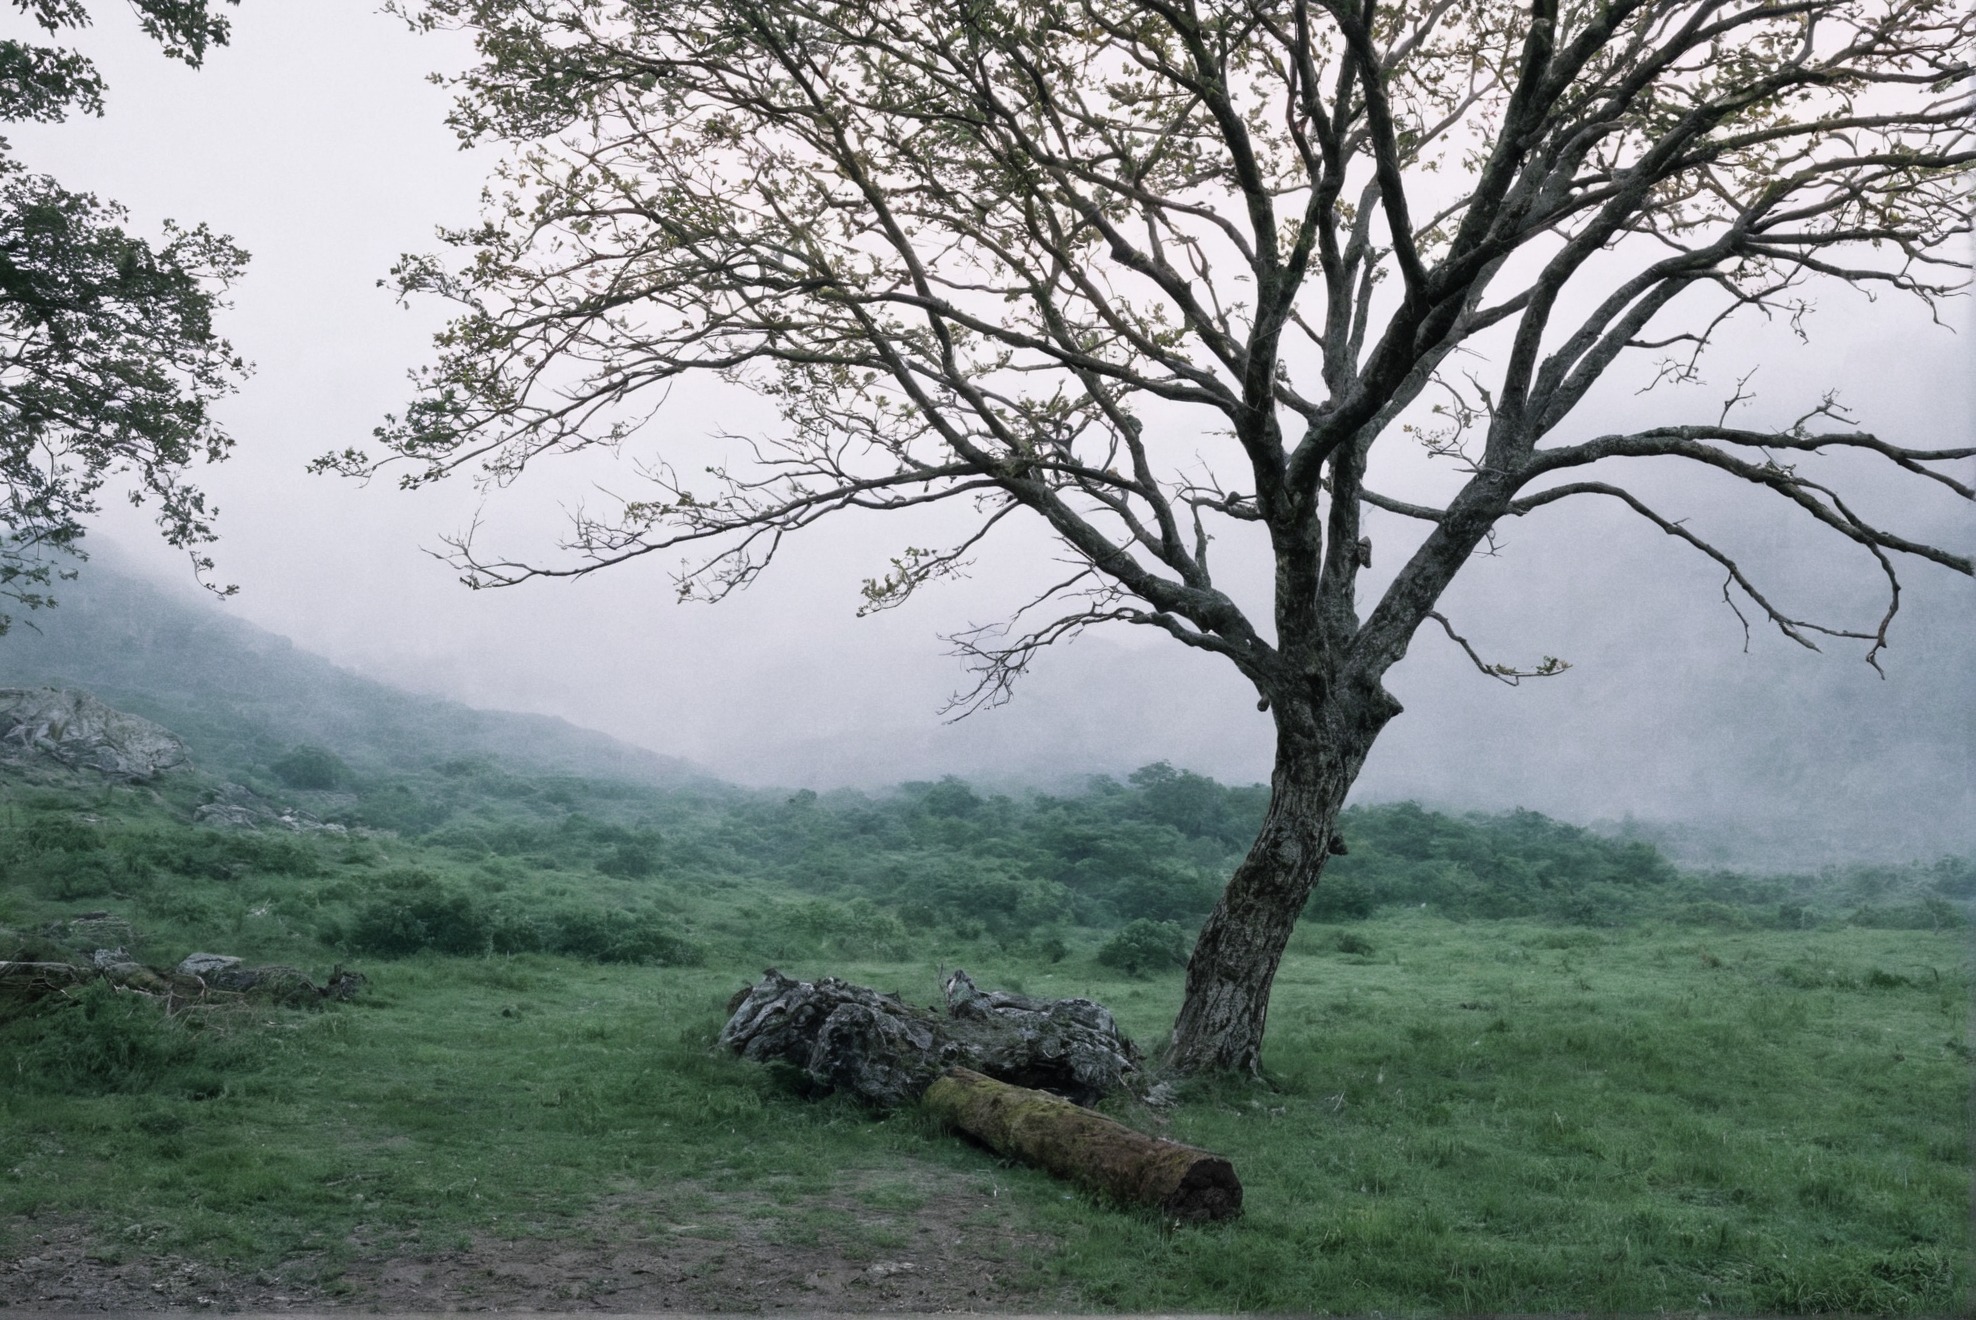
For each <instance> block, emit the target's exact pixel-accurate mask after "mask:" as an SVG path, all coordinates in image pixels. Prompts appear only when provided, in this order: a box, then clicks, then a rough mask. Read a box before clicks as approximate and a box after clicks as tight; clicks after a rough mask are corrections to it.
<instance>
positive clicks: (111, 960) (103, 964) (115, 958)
mask: <svg viewBox="0 0 1976 1320" xmlns="http://www.w3.org/2000/svg"><path fill="white" fill-rule="evenodd" d="M89 965H90V966H91V967H94V968H95V969H96V970H97V971H99V972H106V971H109V970H110V969H111V968H113V967H135V966H136V965H137V959H135V958H133V957H131V956H130V955H129V954H128V953H125V952H124V951H123V950H122V949H97V950H96V951H94V952H93V953H91V954H90V955H89Z"/></svg>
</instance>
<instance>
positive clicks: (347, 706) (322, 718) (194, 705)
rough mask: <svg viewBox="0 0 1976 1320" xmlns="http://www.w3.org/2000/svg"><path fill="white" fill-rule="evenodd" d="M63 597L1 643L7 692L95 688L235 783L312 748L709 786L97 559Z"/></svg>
mask: <svg viewBox="0 0 1976 1320" xmlns="http://www.w3.org/2000/svg"><path fill="white" fill-rule="evenodd" d="M60 594H61V604H60V605H59V606H58V607H57V608H55V609H50V610H41V611H38V612H36V613H34V614H32V615H28V616H25V617H24V618H19V619H17V620H16V621H15V625H14V627H13V629H12V630H11V631H10V632H8V633H6V634H5V635H0V686H7V687H30V686H38V685H43V684H54V685H60V686H68V687H80V688H85V689H87V690H89V691H91V692H93V693H95V694H96V695H97V696H98V697H100V698H102V699H103V700H104V701H106V702H108V703H109V704H111V705H113V706H116V707H118V708H120V709H123V710H128V711H131V712H132V713H134V714H138V715H142V716H144V717H146V718H148V719H152V720H156V721H157V722H158V723H160V724H163V725H165V726H166V727H167V728H169V729H171V730H173V731H174V732H176V733H178V734H179V735H180V736H181V737H183V738H184V739H185V741H186V743H187V744H188V745H189V746H190V747H191V749H192V754H193V757H194V759H195V760H196V761H197V762H198V764H199V765H200V766H202V767H203V768H206V769H208V770H211V771H213V772H214V773H222V774H234V775H239V774H242V773H244V772H246V771H247V770H249V769H250V768H251V767H254V766H265V765H267V764H269V763H271V762H272V761H273V760H275V759H276V758H278V757H280V756H282V755H284V754H286V753H287V752H289V751H290V750H292V749H293V748H295V747H297V746H301V745H310V744H313V745H317V746H321V747H325V748H327V749H329V750H330V751H332V752H334V753H335V754H336V755H337V756H338V757H340V758H342V759H343V760H344V761H345V762H347V763H348V764H349V765H350V766H351V767H352V768H353V769H356V770H359V771H387V770H409V769H415V768H420V767H424V766H428V765H431V764H433V763H435V762H442V761H448V760H457V759H460V758H476V757H495V758H499V759H501V760H504V761H509V762H512V763H515V764H516V765H518V766H525V767H528V768H531V769H535V770H540V771H548V772H552V773H559V774H575V775H583V776H587V777H592V778H607V779H619V780H626V781H630V782H634V783H643V784H654V785H672V784H680V783H686V782H690V781H696V780H708V779H710V778H711V776H709V775H707V774H706V772H704V771H702V770H701V769H699V768H698V767H697V766H694V765H692V764H690V763H689V762H686V761H683V760H680V759H678V758H676V757H669V756H661V755H659V754H658V753H656V752H652V751H649V750H647V749H645V748H642V747H634V746H632V745H630V744H629V743H624V742H620V741H618V740H617V739H615V738H612V737H610V736H608V735H606V734H602V733H598V732H596V731H595V730H591V729H584V728H579V727H578V726H576V725H574V724H571V723H569V722H568V721H566V720H561V719H557V718H554V717H552V716H546V715H527V714H518V713H514V712H508V711H487V710H475V709H473V708H472V707H469V706H464V705H461V704H460V703H458V702H453V701H446V700H442V699H439V698H435V697H426V696H418V695H414V694H412V693H408V692H404V691H401V690H399V689H396V688H392V687H388V686H386V685H385V684H382V683H378V682H374V681H372V680H370V679H367V678H362V677H359V676H358V675H356V674H353V673H350V672H349V671H348V670H344V669H339V668H338V667H336V666H335V665H333V664H331V663H329V662H328V661H327V660H324V659H322V658H320V657H318V656H314V655H311V654H309V653H308V652H306V651H301V650H298V649H296V648H295V646H294V645H293V644H292V643H291V642H289V641H288V639H287V638H285V637H279V636H276V635H275V634H273V633H270V632H268V631H266V630H264V629H261V628H257V627H255V626H254V625H252V624H249V623H246V622H244V621H242V620H240V619H237V618H232V617H230V616H228V615H227V614H226V613H225V612H224V610H223V608H222V607H218V606H214V605H210V604H206V603H204V602H199V601H189V600H186V599H183V598H181V597H179V596H176V595H175V594H173V593H171V592H168V591H166V590H162V589H160V588H158V587H156V586H153V585H151V584H150V583H147V582H144V581H142V580H141V579H139V578H136V577H134V576H131V575H129V574H125V573H119V572H117V571H115V569H114V568H112V567H111V566H109V565H106V564H104V563H103V562H102V561H101V560H97V561H94V562H92V563H91V564H90V565H89V568H88V570H87V571H86V572H85V573H84V574H83V575H82V577H81V579H80V580H79V581H76V582H71V583H65V584H63V589H62V591H61V593H60Z"/></svg>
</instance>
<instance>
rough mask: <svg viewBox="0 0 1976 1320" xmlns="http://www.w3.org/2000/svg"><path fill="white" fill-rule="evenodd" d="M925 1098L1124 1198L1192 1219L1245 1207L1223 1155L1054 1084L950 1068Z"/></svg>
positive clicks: (1044, 1165) (1002, 1145) (964, 1126)
mask: <svg viewBox="0 0 1976 1320" xmlns="http://www.w3.org/2000/svg"><path fill="white" fill-rule="evenodd" d="M925 1104H926V1107H927V1109H929V1110H930V1111H932V1112H933V1113H934V1114H937V1115H938V1116H939V1117H940V1118H942V1119H944V1120H945V1121H946V1122H947V1123H948V1125H949V1126H951V1127H953V1128H956V1129H958V1130H959V1131H961V1132H964V1133H966V1134H967V1135H968V1136H970V1137H973V1138H974V1139H975V1140H977V1141H979V1142H981V1143H982V1144H983V1145H985V1146H987V1147H988V1148H989V1149H990V1150H992V1151H994V1152H995V1153H996V1154H998V1155H1003V1156H1006V1157H1008V1158H1009V1159H1017V1160H1022V1161H1023V1162H1025V1163H1028V1164H1034V1165H1036V1166H1037V1167H1038V1168H1041V1169H1044V1170H1047V1171H1048V1172H1050V1173H1053V1174H1055V1175H1057V1176H1058V1177H1059V1178H1066V1179H1069V1180H1070V1181H1072V1182H1074V1183H1077V1184H1079V1185H1080V1186H1083V1187H1086V1188H1089V1189H1090V1190H1092V1191H1094V1192H1097V1193H1099V1194H1100V1195H1103V1196H1108V1197H1110V1198H1111V1199H1112V1200H1114V1201H1118V1202H1120V1203H1121V1204H1124V1205H1131V1206H1143V1207H1145V1208H1147V1209H1150V1210H1156V1211H1158V1212H1159V1213H1160V1214H1161V1215H1162V1216H1164V1217H1165V1218H1168V1219H1180V1220H1187V1221H1201V1220H1211V1219H1232V1218H1234V1217H1235V1216H1236V1215H1239V1214H1241V1213H1242V1183H1241V1180H1240V1179H1239V1178H1237V1177H1236V1176H1235V1166H1234V1165H1232V1164H1230V1163H1229V1162H1228V1161H1227V1160H1225V1159H1223V1158H1222V1157H1221V1156H1219V1155H1212V1154H1209V1153H1208V1152H1207V1151H1204V1150H1198V1149H1196V1148H1195V1147H1193V1146H1183V1145H1181V1144H1180V1143H1179V1142H1177V1141H1166V1140H1163V1139H1161V1138H1159V1137H1149V1136H1147V1135H1146V1134H1145V1133H1143V1132H1135V1131H1133V1130H1132V1129H1131V1128H1129V1127H1126V1126H1125V1125H1124V1124H1123V1123H1119V1122H1116V1121H1114V1120H1112V1119H1109V1118H1106V1117H1105V1116H1104V1115H1103V1114H1097V1113H1093V1112H1092V1111H1090V1110H1088V1109H1080V1108H1079V1107H1078V1106H1076V1105H1074V1104H1071V1103H1070V1102H1069V1101H1067V1100H1064V1099H1061V1098H1059V1097H1057V1096H1054V1095H1051V1094H1049V1093H1048V1092H1046V1091H1033V1090H1029V1089H1027V1088H1025V1087H1020V1086H1010V1085H1008V1084H1007V1083H1005V1082H998V1081H996V1080H995V1079H994V1078H992V1077H984V1076H982V1075H981V1074H980V1073H978V1072H974V1071H972V1070H971V1069H967V1068H950V1069H948V1070H947V1071H946V1072H945V1073H943V1074H942V1075H941V1076H940V1077H939V1078H938V1079H937V1080H936V1081H935V1082H934V1083H933V1084H932V1085H931V1086H929V1087H928V1088H927V1090H926V1096H925Z"/></svg>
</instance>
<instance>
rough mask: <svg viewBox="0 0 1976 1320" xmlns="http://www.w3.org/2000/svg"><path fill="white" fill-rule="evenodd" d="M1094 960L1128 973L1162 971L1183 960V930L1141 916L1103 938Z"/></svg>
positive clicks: (1184, 955)
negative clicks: (1102, 943)
mask: <svg viewBox="0 0 1976 1320" xmlns="http://www.w3.org/2000/svg"><path fill="white" fill-rule="evenodd" d="M1098 961H1099V962H1101V963H1103V964H1104V965H1105V966H1107V967H1116V968H1118V969H1119V970H1120V971H1122V972H1125V973H1127V974H1128V975H1131V976H1143V975H1146V974H1147V973H1149V972H1162V971H1166V970H1168V969H1170V968H1174V967H1184V966H1185V965H1186V963H1187V933H1186V932H1185V931H1183V930H1181V929H1180V927H1179V926H1178V925H1176V924H1175V923H1173V922H1171V921H1148V920H1147V919H1146V918H1144V917H1141V918H1139V920H1137V921H1134V922H1130V923H1128V924H1127V925H1126V926H1125V928H1124V929H1122V930H1120V931H1119V932H1118V933H1117V934H1116V935H1113V936H1112V937H1111V938H1110V939H1109V940H1107V941H1105V944H1104V947H1103V948H1101V949H1099V950H1098Z"/></svg>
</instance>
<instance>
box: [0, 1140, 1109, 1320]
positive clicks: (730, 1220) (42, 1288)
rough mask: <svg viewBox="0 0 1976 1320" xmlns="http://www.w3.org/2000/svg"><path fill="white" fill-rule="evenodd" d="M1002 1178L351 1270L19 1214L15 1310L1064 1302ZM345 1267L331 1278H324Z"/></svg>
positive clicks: (593, 1226) (6, 1292)
mask: <svg viewBox="0 0 1976 1320" xmlns="http://www.w3.org/2000/svg"><path fill="white" fill-rule="evenodd" d="M1005 1205H1006V1203H1005V1202H1003V1201H1001V1200H1000V1199H999V1197H998V1196H997V1195H996V1189H995V1187H994V1184H993V1182H992V1180H990V1179H986V1178H974V1177H959V1178H957V1177H955V1176H953V1175H951V1174H950V1175H945V1176H943V1177H940V1178H937V1179H935V1178H931V1177H928V1176H925V1175H917V1176H903V1177H902V1176H896V1175H887V1177H886V1180H885V1181H883V1182H876V1181H874V1180H873V1179H872V1178H871V1177H870V1176H869V1175H867V1176H866V1177H864V1178H861V1179H859V1180H857V1182H856V1183H855V1184H853V1185H850V1186H847V1187H844V1188H841V1189H839V1190H837V1191H834V1192H832V1193H830V1194H827V1195H823V1196H814V1195H812V1196H788V1195H781V1196H766V1195H763V1194H761V1193H758V1192H749V1193H743V1194H738V1195H734V1194H715V1193H710V1192H707V1191H705V1190H703V1189H699V1188H694V1187H679V1188H674V1189H670V1190H668V1191H667V1192H665V1193H639V1194H636V1195H632V1196H619V1197H614V1198H610V1199H609V1200H607V1201H606V1202H604V1203H603V1204H602V1205H600V1206H599V1207H598V1208H597V1209H596V1210H595V1211H593V1212H592V1213H591V1214H590V1215H588V1216H587V1217H585V1218H584V1219H583V1220H582V1221H580V1223H579V1224H578V1225H577V1226H576V1229H575V1231H574V1232H571V1233H564V1234H558V1235H557V1236H554V1237H548V1236H541V1237H537V1236H519V1237H506V1236H495V1235H491V1234H490V1235H484V1236H479V1237H475V1238H474V1239H472V1240H471V1241H470V1242H468V1243H466V1244H464V1245H455V1246H453V1247H451V1248H449V1249H446V1250H438V1251H430V1252H417V1253H407V1252H404V1251H402V1250H401V1251H394V1252H387V1251H383V1250H370V1249H368V1248H367V1246H366V1243H365V1241H364V1239H363V1236H362V1234H361V1232H360V1233H357V1234H353V1235H352V1236H351V1238H350V1239H349V1242H348V1246H349V1248H350V1249H351V1253H352V1258H351V1259H350V1260H349V1261H348V1262H347V1263H346V1264H345V1265H344V1266H343V1267H342V1269H341V1270H340V1272H333V1273H330V1272H327V1271H325V1268H324V1263H323V1262H319V1261H308V1260H298V1261H292V1262H287V1263H284V1264H283V1265H282V1266H279V1267H277V1268H275V1269H272V1270H266V1271H260V1272H234V1271H229V1270H227V1269H225V1268H223V1267H220V1266H214V1265H210V1264H205V1263H202V1262H197V1261H190V1260H184V1259H181V1258H177V1257H173V1256H165V1255H144V1254H137V1253H129V1252H127V1251H125V1252H119V1251H114V1250H108V1249H106V1248H105V1247H104V1246H103V1244H102V1243H101V1242H100V1240H99V1239H98V1238H96V1237H95V1236H94V1235H92V1233H91V1232H90V1231H89V1230H88V1228H87V1227H85V1226H84V1225H82V1224H80V1223H77V1222H72V1221H70V1222H50V1221H49V1220H47V1219H45V1218H43V1219H40V1220H36V1221H35V1222H34V1223H33V1224H31V1225H30V1224H27V1223H24V1222H18V1221H17V1222H16V1223H15V1224H13V1225H9V1228H10V1229H13V1230H15V1232H14V1233H12V1234H10V1236H12V1237H13V1240H14V1241H15V1243H16V1244H17V1245H16V1247H15V1249H14V1252H13V1255H14V1257H15V1258H14V1259H12V1260H4V1261H0V1309H5V1310H11V1311H16V1312H23V1313H35V1312H42V1313H64V1314H77V1313H89V1312H106V1311H108V1312H144V1311H180V1312H183V1311H218V1312H227V1311H256V1312H280V1311H299V1312H321V1311H326V1310H345V1309H348V1310H359V1311H480V1310H486V1311H597V1312H611V1311H632V1312H637V1311H644V1312H654V1311H674V1312H678V1311H699V1312H705V1311H805V1312H873V1311H919V1312H924V1311H1028V1312H1037V1311H1054V1310H1059V1309H1065V1308H1067V1307H1070V1306H1072V1305H1073V1303H1072V1302H1071V1299H1070V1298H1069V1297H1067V1296H1065V1295H1062V1294H1061V1293H1059V1292H1058V1291H1056V1290H1055V1289H1052V1288H1050V1287H1048V1286H1046V1285H1043V1284H1042V1283H1040V1281H1039V1280H1038V1279H1037V1278H1036V1277H1035V1273H1034V1270H1033V1263H1034V1262H1035V1261H1037V1260H1039V1259H1040V1258H1042V1257H1043V1256H1044V1255H1046V1254H1047V1252H1048V1250H1049V1248H1050V1247H1051V1245H1052V1243H1051V1241H1050V1239H1048V1238H1047V1237H1045V1236H1044V1235H1042V1234H1038V1233H1035V1232H1031V1231H1028V1230H1026V1229H1024V1228H1023V1227H1021V1226H1019V1225H1018V1224H1017V1223H1016V1222H1015V1218H1014V1216H1013V1215H1011V1214H1010V1213H1009V1212H1008V1210H1007V1209H1006V1208H1005ZM326 1273H329V1277H324V1275H325V1274H326Z"/></svg>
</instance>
